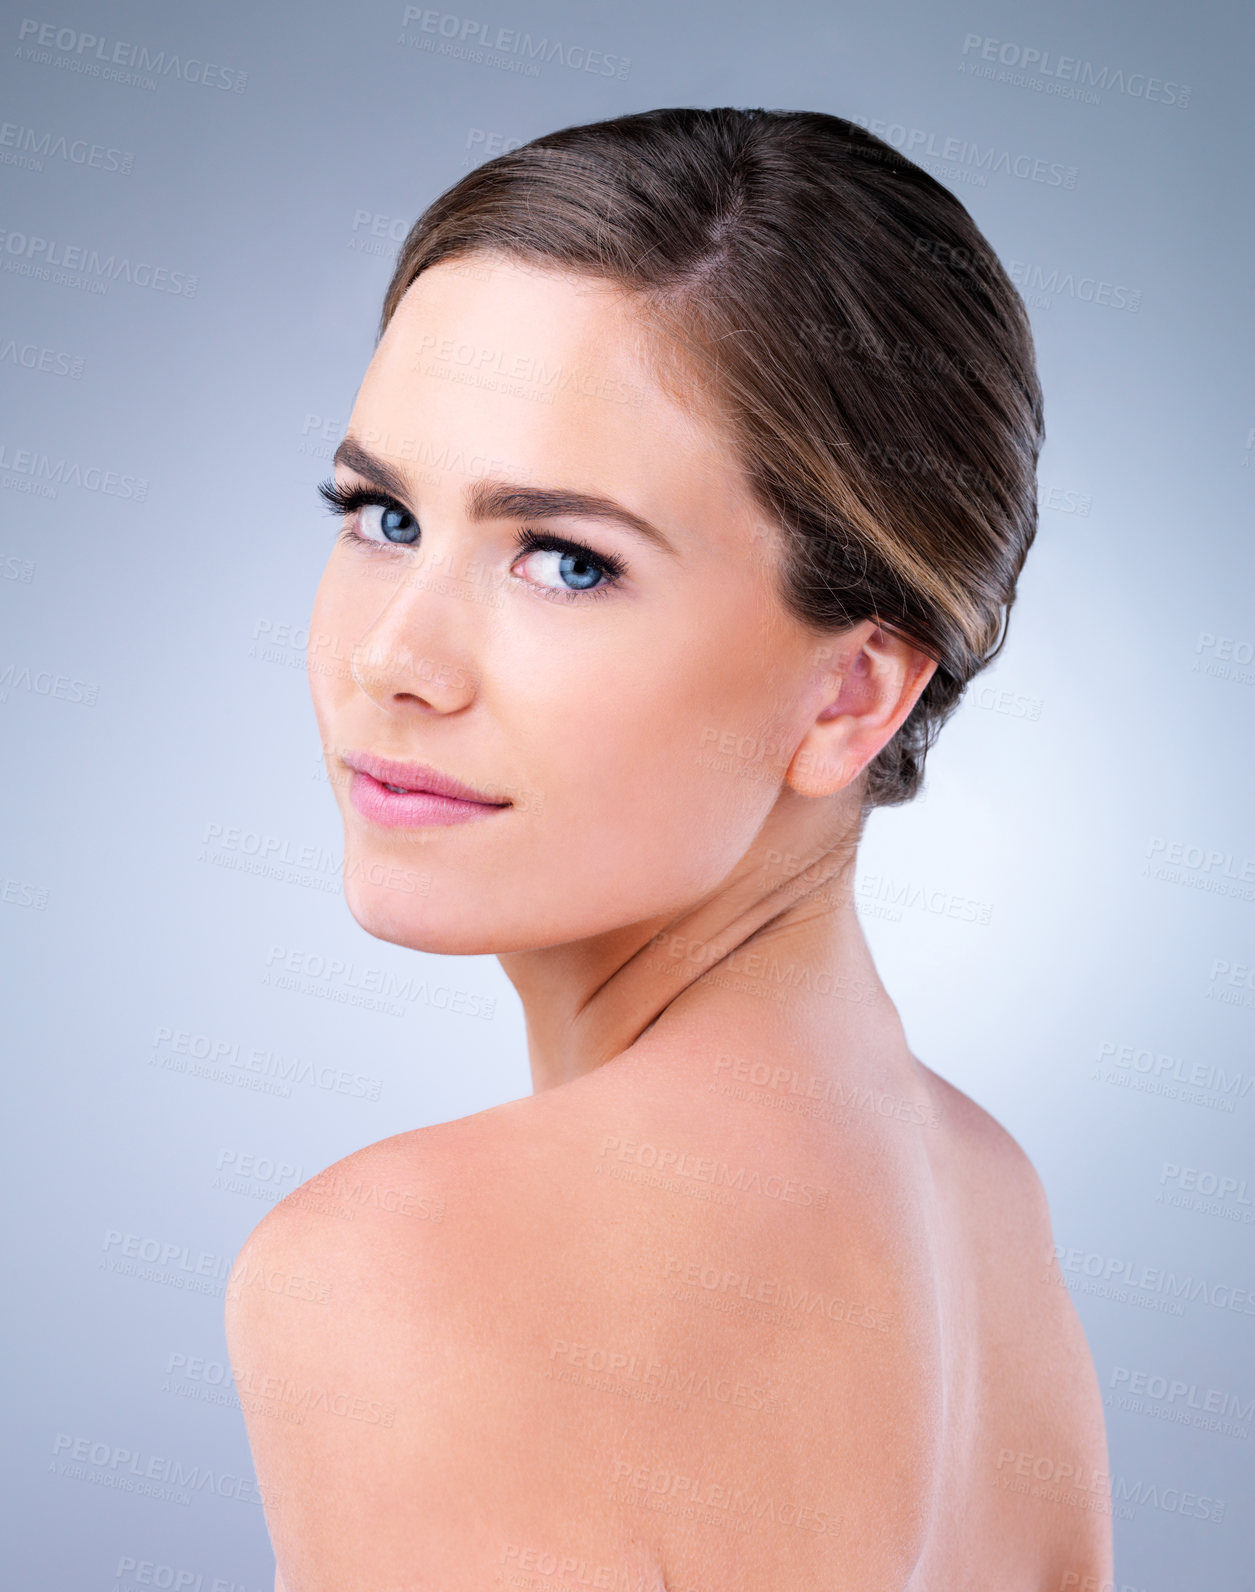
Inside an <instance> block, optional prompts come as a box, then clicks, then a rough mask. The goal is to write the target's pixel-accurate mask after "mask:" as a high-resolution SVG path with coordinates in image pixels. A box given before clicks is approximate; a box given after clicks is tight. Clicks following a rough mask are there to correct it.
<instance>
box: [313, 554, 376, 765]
mask: <svg viewBox="0 0 1255 1592" xmlns="http://www.w3.org/2000/svg"><path fill="white" fill-rule="evenodd" d="M368 598H369V593H368V592H367V593H363V592H362V591H361V590H360V583H358V582H353V581H350V580H346V579H345V578H344V575H343V573H342V571H341V570H340V569H339V568H338V567H337V557H336V556H335V555H333V556H332V559H331V561H330V562H329V563H328V565H327V568H326V569H325V570H324V571H323V576H322V579H321V581H319V583H318V590H317V592H316V593H315V596H314V605H313V608H312V610H311V612H310V620H309V634H310V648H309V653H308V659H307V662H308V668H307V675H308V679H309V691H310V696H311V698H312V700H313V704H314V714H315V716H316V718H317V719H318V722H319V725H320V726H321V728H322V729H323V731H324V739H326V732H327V731H328V730H329V729H330V728H331V727H332V726H331V724H330V723H329V720H330V719H331V718H332V717H333V715H334V714H335V711H336V709H337V708H338V707H339V706H340V705H341V704H342V703H344V702H346V701H347V700H349V698H350V697H351V696H352V695H353V693H354V692H355V691H356V690H357V686H356V684H355V683H354V680H353V673H352V663H353V654H354V648H355V647H356V645H357V643H358V641H359V638H360V637H361V636H362V635H364V634H365V632H366V631H367V630H368V629H369V626H370V623H371V613H370V610H369V607H368ZM376 606H378V605H376Z"/></svg>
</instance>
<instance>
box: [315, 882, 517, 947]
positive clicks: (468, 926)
mask: <svg viewBox="0 0 1255 1592" xmlns="http://www.w3.org/2000/svg"><path fill="white" fill-rule="evenodd" d="M344 899H345V904H346V905H347V906H348V909H349V911H350V912H351V913H352V915H353V917H354V918H355V919H356V920H357V923H358V925H359V927H361V928H363V929H365V930H366V932H367V934H369V935H372V936H373V937H374V938H375V939H376V940H386V941H387V942H388V943H389V944H390V945H403V946H405V948H406V949H407V950H410V951H431V952H433V953H435V954H436V955H439V956H481V955H485V954H490V953H491V952H493V951H495V950H496V949H497V948H498V947H497V944H496V942H495V941H494V940H493V938H492V936H491V934H489V933H488V932H487V931H486V930H485V928H484V926H483V925H482V924H481V925H478V926H477V925H476V924H474V923H468V922H467V921H466V920H465V919H464V918H461V917H458V916H456V915H452V916H450V915H445V914H442V913H441V911H440V910H439V908H438V907H435V906H433V905H432V904H431V903H429V902H428V901H427V900H426V899H425V897H424V896H422V895H419V894H409V893H406V892H403V891H400V890H394V889H389V888H386V887H382V886H380V885H376V884H365V883H361V882H350V881H346V882H345V886H344Z"/></svg>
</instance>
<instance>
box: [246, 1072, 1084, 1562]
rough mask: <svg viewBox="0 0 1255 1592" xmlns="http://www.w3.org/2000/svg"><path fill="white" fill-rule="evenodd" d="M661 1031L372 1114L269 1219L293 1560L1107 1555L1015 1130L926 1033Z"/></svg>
mask: <svg viewBox="0 0 1255 1592" xmlns="http://www.w3.org/2000/svg"><path fill="white" fill-rule="evenodd" d="M674 1060H675V1058H674V1057H671V1058H668V1056H667V1054H666V1050H665V1047H664V1046H662V1045H659V1046H658V1047H657V1049H656V1052H655V1053H653V1054H649V1053H646V1054H645V1055H643V1056H642V1057H641V1058H639V1059H638V1060H637V1061H635V1062H633V1064H632V1066H631V1067H630V1068H625V1067H620V1066H618V1065H617V1064H616V1065H613V1066H610V1067H606V1068H603V1069H601V1070H600V1072H599V1073H598V1074H593V1075H590V1076H589V1077H587V1078H584V1079H581V1080H579V1082H578V1083H576V1084H574V1085H571V1086H568V1087H566V1088H563V1089H559V1090H554V1091H550V1092H548V1093H546V1094H542V1095H539V1096H535V1097H531V1098H528V1099H526V1100H521V1101H516V1102H514V1103H512V1104H511V1105H509V1106H505V1107H499V1108H496V1109H495V1110H493V1111H489V1112H484V1113H480V1114H479V1115H478V1116H476V1117H470V1118H465V1119H463V1120H461V1121H458V1122H453V1123H449V1124H445V1125H443V1126H441V1127H439V1128H434V1129H424V1130H420V1131H419V1132H417V1133H413V1134H405V1135H402V1136H400V1137H398V1138H396V1139H391V1140H386V1141H383V1142H382V1143H381V1144H379V1145H375V1146H372V1147H371V1148H370V1149H368V1150H365V1151H362V1152H361V1153H360V1154H358V1155H356V1156H352V1157H350V1158H349V1160H348V1161H346V1162H341V1163H340V1164H339V1165H338V1166H337V1167H333V1168H332V1169H331V1170H330V1171H329V1172H328V1173H325V1174H323V1175H322V1177H320V1178H318V1179H315V1180H314V1181H313V1183H312V1184H307V1185H306V1186H305V1188H304V1189H303V1190H300V1191H298V1193H297V1195H295V1196H293V1197H292V1198H291V1199H290V1200H289V1201H287V1202H285V1204H284V1205H283V1206H281V1207H279V1208H278V1210H277V1211H276V1212H275V1213H273V1214H272V1216H270V1217H269V1218H267V1220H266V1221H265V1222H263V1223H262V1224H261V1225H260V1227H259V1228H258V1229H257V1231H256V1232H255V1233H254V1235H253V1237H252V1238H251V1239H250V1241H249V1244H248V1245H246V1247H245V1251H244V1252H243V1253H242V1255H241V1258H240V1261H239V1262H238V1263H237V1275H236V1280H235V1284H234V1286H233V1290H232V1292H233V1303H232V1305H231V1307H230V1315H229V1331H230V1336H231V1352H232V1358H233V1361H234V1363H235V1367H236V1373H237V1378H239V1379H240V1386H241V1398H242V1402H243V1403H244V1405H245V1409H246V1414H247V1416H248V1420H249V1431H250V1437H251V1440H252V1443H253V1448H254V1455H255V1459H256V1463H257V1467H258V1475H259V1479H260V1480H261V1482H262V1485H263V1487H264V1488H266V1489H268V1490H269V1492H270V1495H271V1502H270V1503H269V1504H268V1507H267V1518H268V1521H269V1524H270V1528H271V1533H272V1537H273V1540H274V1542H275V1545H276V1551H277V1554H278V1557H279V1564H280V1567H281V1570H282V1575H283V1584H284V1586H285V1589H286V1592H368V1589H369V1592H472V1589H473V1592H484V1589H487V1588H496V1587H501V1588H507V1587H512V1588H522V1589H531V1588H541V1587H544V1588H561V1587H594V1588H598V1587H601V1588H607V1589H613V1592H627V1589H630V1592H797V1589H798V1588H802V1587H805V1588H807V1589H808V1592H824V1589H832V1592H837V1589H838V1588H840V1589H848V1588H851V1587H857V1588H859V1592H878V1589H884V1592H962V1589H971V1592H1046V1589H1047V1588H1049V1589H1052V1592H1053V1589H1056V1588H1059V1587H1060V1586H1072V1585H1074V1586H1077V1587H1080V1586H1083V1585H1085V1584H1087V1583H1086V1579H1085V1578H1086V1577H1087V1576H1092V1577H1094V1578H1095V1580H1094V1581H1093V1582H1090V1583H1088V1584H1101V1583H1102V1581H1103V1580H1105V1579H1107V1578H1108V1577H1109V1575H1110V1557H1109V1546H1108V1543H1109V1532H1108V1526H1107V1516H1106V1513H1105V1506H1106V1495H1105V1492H1104V1491H1103V1488H1102V1479H1103V1473H1104V1472H1105V1471H1106V1451H1105V1440H1104V1435H1103V1426H1102V1417H1101V1409H1100V1405H1099V1395H1098V1390H1097V1387H1096V1384H1095V1379H1094V1375H1093V1369H1092V1365H1091V1363H1090V1360H1089V1355H1088V1350H1087V1348H1086V1345H1085V1342H1084V1338H1083V1336H1082V1334H1081V1331H1080V1327H1079V1323H1078V1322H1077V1320H1076V1317H1075V1313H1074V1311H1073V1309H1072V1305H1071V1302H1070V1300H1069V1298H1068V1295H1067V1293H1066V1291H1064V1290H1063V1289H1062V1288H1061V1287H1060V1286H1059V1285H1058V1283H1057V1272H1056V1271H1055V1269H1054V1267H1053V1263H1052V1261H1051V1250H1050V1228H1049V1218H1048V1215H1047V1213H1046V1209H1045V1202H1044V1199H1043V1197H1042V1195H1041V1191H1040V1187H1039V1185H1038V1183H1037V1180H1036V1177H1035V1175H1034V1174H1033V1172H1032V1169H1031V1167H1030V1166H1029V1165H1028V1163H1027V1161H1026V1159H1025V1158H1024V1157H1023V1155H1022V1153H1021V1152H1020V1151H1019V1150H1018V1148H1017V1147H1016V1146H1015V1145H1014V1143H1013V1141H1011V1139H1010V1138H1009V1137H1008V1136H1007V1135H1006V1134H1005V1133H1004V1132H1003V1130H1002V1129H1000V1128H999V1127H998V1126H997V1125H996V1124H995V1123H994V1122H993V1121H992V1119H991V1118H989V1117H988V1116H987V1115H986V1114H985V1113H984V1112H982V1111H981V1110H980V1109H979V1108H978V1107H976V1106H975V1105H974V1104H973V1103H972V1102H971V1101H969V1100H968V1099H967V1098H966V1097H965V1096H963V1095H962V1094H960V1093H959V1092H958V1091H957V1090H954V1089H952V1088H951V1087H950V1086H949V1085H947V1084H945V1083H944V1082H942V1080H940V1079H939V1078H937V1077H936V1076H935V1075H934V1074H932V1073H931V1072H929V1071H928V1070H927V1069H925V1068H923V1067H921V1066H920V1065H919V1064H918V1063H916V1062H914V1061H913V1060H911V1059H910V1058H909V1057H902V1058H893V1059H892V1060H891V1061H889V1062H881V1063H875V1064H869V1065H868V1066H866V1067H864V1068H861V1069H853V1070H851V1069H846V1071H845V1073H844V1075H843V1076H841V1077H835V1076H834V1075H833V1074H832V1073H831V1071H829V1072H827V1073H825V1072H824V1071H822V1070H820V1069H818V1068H813V1067H808V1066H807V1065H806V1064H805V1063H797V1064H790V1065H787V1066H783V1067H782V1066H781V1065H780V1064H779V1061H778V1053H777V1054H776V1056H772V1057H769V1056H767V1055H761V1056H758V1057H755V1056H754V1055H753V1053H752V1049H751V1051H750V1052H749V1053H746V1052H745V1047H742V1054H740V1055H738V1056H737V1057H728V1056H726V1055H723V1054H722V1052H720V1050H719V1049H718V1047H711V1048H710V1049H709V1052H708V1054H705V1055H702V1056H698V1057H694V1056H693V1055H691V1054H690V1055H688V1056H686V1058H685V1061H684V1064H683V1066H680V1067H677V1066H676V1065H675V1064H674ZM284 1290H286V1291H284ZM246 1389H251V1391H250V1392H248V1393H246V1391H245V1390H246ZM267 1394H268V1395H269V1397H267V1396H266V1395H267ZM298 1416H299V1417H300V1418H299V1419H297V1417H298ZM1043 1465H1045V1466H1047V1467H1049V1468H1050V1475H1049V1477H1047V1478H1046V1480H1045V1481H1043V1477H1044V1476H1045V1475H1046V1473H1045V1471H1044V1470H1043ZM1072 1575H1074V1576H1075V1580H1071V1579H1068V1577H1070V1576H1072Z"/></svg>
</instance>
